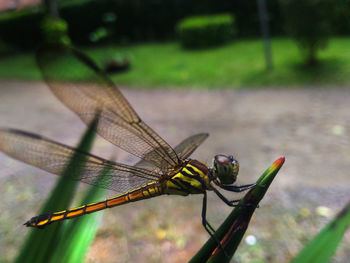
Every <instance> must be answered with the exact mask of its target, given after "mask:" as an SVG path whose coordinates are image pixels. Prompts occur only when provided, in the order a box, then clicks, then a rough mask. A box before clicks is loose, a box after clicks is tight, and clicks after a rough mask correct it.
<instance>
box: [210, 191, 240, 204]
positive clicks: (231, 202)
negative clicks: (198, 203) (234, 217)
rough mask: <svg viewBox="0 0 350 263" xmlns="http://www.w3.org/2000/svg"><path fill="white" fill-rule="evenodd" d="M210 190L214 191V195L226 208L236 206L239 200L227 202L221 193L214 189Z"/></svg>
mask: <svg viewBox="0 0 350 263" xmlns="http://www.w3.org/2000/svg"><path fill="white" fill-rule="evenodd" d="M212 189H213V190H214V193H215V194H216V195H217V196H218V197H219V198H220V199H221V200H222V201H224V202H225V203H226V204H227V205H228V206H232V207H235V206H238V205H237V203H238V202H239V201H240V199H238V200H232V201H230V200H228V199H227V198H226V197H225V196H224V195H223V194H222V193H220V192H219V190H218V189H216V188H215V187H212Z"/></svg>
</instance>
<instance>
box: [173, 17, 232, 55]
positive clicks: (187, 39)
mask: <svg viewBox="0 0 350 263" xmlns="http://www.w3.org/2000/svg"><path fill="white" fill-rule="evenodd" d="M176 30H177V32H178V35H179V38H180V42H181V44H182V45H183V46H184V47H186V48H201V47H208V46H214V45H219V44H223V43H226V42H228V41H230V40H231V39H232V38H233V36H234V35H235V33H236V30H235V27H234V19H233V16H232V15H230V14H221V15H208V16H192V17H188V18H185V19H183V20H181V21H180V23H179V24H178V25H177V26H176Z"/></svg>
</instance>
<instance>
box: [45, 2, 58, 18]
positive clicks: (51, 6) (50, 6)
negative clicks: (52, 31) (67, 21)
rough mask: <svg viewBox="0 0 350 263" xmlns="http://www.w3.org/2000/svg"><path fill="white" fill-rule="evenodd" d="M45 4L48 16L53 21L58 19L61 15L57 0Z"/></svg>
mask: <svg viewBox="0 0 350 263" xmlns="http://www.w3.org/2000/svg"><path fill="white" fill-rule="evenodd" d="M44 4H45V7H46V12H47V14H48V15H49V16H50V17H51V18H53V19H58V18H59V14H58V8H57V0H44Z"/></svg>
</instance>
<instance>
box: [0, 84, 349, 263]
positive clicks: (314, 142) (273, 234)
mask: <svg viewBox="0 0 350 263" xmlns="http://www.w3.org/2000/svg"><path fill="white" fill-rule="evenodd" d="M123 93H124V94H125V96H126V97H127V99H128V100H129V101H130V102H131V104H132V105H133V106H134V107H135V108H136V110H137V111H138V113H140V115H141V116H142V118H143V119H144V120H145V122H146V123H148V124H149V125H150V126H151V127H153V128H154V129H155V130H156V131H157V132H159V134H160V135H161V136H163V138H165V139H166V140H167V141H169V142H170V144H172V145H175V144H176V143H178V142H179V141H181V140H182V139H183V138H185V137H186V136H188V135H191V134H193V133H196V132H209V133H210V137H209V139H208V140H207V141H206V142H205V143H204V144H203V145H202V146H201V147H200V148H199V149H198V151H196V152H195V154H194V155H193V157H194V158H198V159H200V160H201V161H203V162H206V163H208V164H209V163H210V162H211V159H212V158H213V156H214V155H215V154H218V153H225V154H231V153H232V154H233V155H234V156H236V158H237V159H238V160H239V161H240V164H241V169H240V176H239V183H241V184H246V183H251V182H254V181H255V180H256V178H258V177H259V175H260V174H261V173H262V172H263V171H264V169H266V168H267V167H268V166H269V165H270V164H271V163H272V162H273V161H274V160H275V159H277V158H278V157H280V156H285V157H286V162H285V165H284V167H283V168H282V170H281V171H280V173H279V174H278V177H277V178H276V180H275V181H274V183H273V185H272V187H271V188H270V190H269V192H268V195H267V196H266V198H265V200H264V201H263V202H262V204H261V208H260V209H259V210H258V211H257V213H256V215H255V217H254V218H253V222H252V224H251V227H250V229H249V230H248V232H249V234H253V235H255V236H256V237H257V238H258V244H257V245H258V249H256V248H255V250H252V248H251V247H249V246H248V245H246V244H243V245H242V248H241V253H240V257H238V258H236V260H237V261H238V262H249V261H250V259H251V257H255V258H261V259H262V262H285V261H287V260H288V259H289V258H291V257H292V256H293V255H295V253H297V251H298V250H299V249H300V247H301V246H302V244H304V243H305V240H308V239H309V238H310V236H311V235H313V234H314V233H316V232H317V231H318V230H319V228H321V227H322V226H323V225H324V224H325V223H326V222H327V221H328V220H329V219H328V218H327V217H328V216H331V215H332V214H334V213H335V212H337V211H339V209H340V208H341V207H342V206H343V205H344V204H345V203H346V202H347V201H349V199H350V194H349V192H350V175H349V170H350V143H349V142H350V138H349V137H350V114H349V112H350V91H349V90H348V89H346V88H342V87H339V88H335V87H329V88H322V89H319V88H316V87H309V88H303V89H293V90H290V89H287V88H280V89H259V90H255V89H252V90H243V91H231V90H224V91H222V90H220V91H219V90H218V91H205V90H202V91H186V90H181V91H161V90H152V91H148V90H147V91H140V90H138V91H136V90H124V89H123ZM1 126H6V127H8V126H10V127H16V128H20V129H25V130H28V131H32V132H36V133H40V134H41V135H44V136H46V137H49V138H52V139H55V140H57V141H60V142H63V143H66V144H69V145H75V144H76V142H77V140H78V138H79V136H80V135H81V133H82V132H83V130H84V125H83V124H82V123H81V122H80V120H79V119H78V118H77V117H76V116H75V115H74V114H73V113H72V112H70V111H69V110H68V109H66V108H65V107H64V106H63V105H62V104H61V103H60V102H59V101H58V100H57V99H56V98H55V97H54V96H53V95H52V94H51V93H50V92H49V90H48V88H46V87H45V85H43V84H41V83H29V84H28V83H18V82H7V83H0V127H1ZM94 153H96V154H99V155H101V156H103V157H105V158H109V157H110V156H118V160H119V161H123V162H126V163H130V162H132V161H133V160H132V159H131V158H130V157H129V156H128V155H127V154H125V153H122V152H121V151H119V150H118V149H117V148H115V147H113V146H111V145H110V144H109V143H108V142H105V141H104V140H102V139H98V140H97V142H96V145H95V148H94ZM54 179H55V177H54V176H52V175H49V174H47V173H45V172H43V171H41V170H38V169H35V168H32V167H29V166H26V165H23V164H21V163H19V162H17V161H14V160H12V159H10V158H8V157H6V156H4V155H3V154H0V192H1V197H2V199H3V200H2V202H1V204H0V209H1V211H6V213H1V214H0V225H1V227H0V236H1V239H0V254H1V255H2V256H1V257H0V261H1V260H4V261H10V260H11V258H12V257H13V256H14V255H15V254H16V251H17V249H18V247H19V246H20V244H21V242H22V241H23V237H24V235H25V234H26V233H27V231H28V230H27V229H26V228H24V227H22V225H21V224H22V223H23V222H24V221H26V220H27V219H28V218H30V217H31V216H34V215H36V213H37V211H38V209H39V207H40V204H41V203H42V202H43V201H44V199H45V196H46V195H47V193H48V192H49V191H50V187H51V186H52V185H53V183H54ZM82 188H83V187H82ZM112 194H113V193H111V195H112ZM320 206H325V207H327V208H329V210H327V209H326V213H325V215H324V216H321V215H320V214H322V212H320ZM317 208H318V210H317ZM200 209H201V198H200V197H199V196H193V197H190V198H186V199H184V198H182V197H159V198H158V199H154V200H153V201H151V200H148V201H142V202H140V203H134V204H132V205H128V206H125V207H120V208H115V209H112V210H109V211H106V212H105V214H104V219H103V223H102V226H101V230H100V231H99V234H98V236H97V238H96V240H95V242H94V244H93V246H92V248H91V249H90V252H89V257H88V262H129V261H130V262H141V261H140V260H141V258H139V257H140V256H137V255H139V254H140V253H136V251H137V252H140V251H141V252H142V262H145V260H144V258H145V257H146V258H148V259H149V260H147V262H184V261H186V260H188V259H189V258H190V257H191V255H192V254H193V253H194V252H195V251H196V250H197V249H198V248H199V247H200V246H201V244H202V243H203V242H204V241H205V240H206V239H207V236H206V233H205V232H204V230H203V229H202V228H201V224H200ZM229 211H230V209H229V208H227V207H225V205H223V204H222V203H221V201H220V200H218V199H217V198H216V197H215V196H214V195H211V196H210V208H209V215H210V216H209V217H210V219H211V221H212V222H214V224H215V225H218V224H219V223H220V222H221V221H222V220H223V219H224V218H225V216H226V215H227V213H228V212H229ZM159 233H160V234H159ZM162 233H163V234H162ZM164 233H165V234H164ZM259 242H260V243H259ZM344 244H346V245H343V247H342V248H341V250H340V251H339V252H338V253H337V257H336V259H335V260H334V262H345V261H343V260H346V259H347V258H348V257H349V256H350V249H349V247H350V246H349V244H350V234H349V233H348V234H347V236H346V237H345V241H344ZM276 247H277V248H278V249H275V248H276ZM269 248H270V250H269ZM271 248H274V249H273V250H271ZM256 251H259V252H258V254H256V253H257V252H256Z"/></svg>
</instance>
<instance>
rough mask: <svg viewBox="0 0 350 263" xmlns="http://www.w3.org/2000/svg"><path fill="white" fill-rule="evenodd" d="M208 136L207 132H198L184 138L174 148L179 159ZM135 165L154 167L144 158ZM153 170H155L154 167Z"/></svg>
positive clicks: (194, 148)
mask: <svg viewBox="0 0 350 263" xmlns="http://www.w3.org/2000/svg"><path fill="white" fill-rule="evenodd" d="M208 136H209V134H208V133H199V134H195V135H192V136H190V137H188V138H186V139H185V140H183V141H182V142H180V143H179V144H178V145H177V146H176V147H175V148H174V150H175V152H176V154H177V156H178V157H179V158H180V159H181V160H183V159H187V158H188V157H189V156H190V155H191V154H192V153H193V152H194V151H195V150H196V149H197V148H198V146H199V145H201V144H202V143H203V142H204V141H205V139H207V138H208ZM135 166H137V167H141V168H144V169H154V166H152V164H151V163H149V162H147V161H144V160H140V161H139V162H138V163H136V165H135ZM154 171H157V170H156V169H155V170H154Z"/></svg>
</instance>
